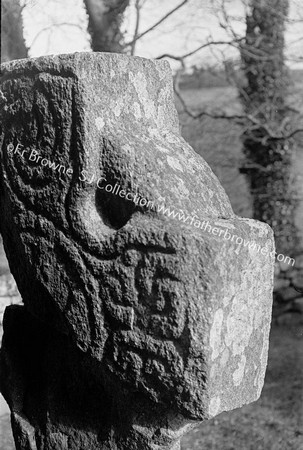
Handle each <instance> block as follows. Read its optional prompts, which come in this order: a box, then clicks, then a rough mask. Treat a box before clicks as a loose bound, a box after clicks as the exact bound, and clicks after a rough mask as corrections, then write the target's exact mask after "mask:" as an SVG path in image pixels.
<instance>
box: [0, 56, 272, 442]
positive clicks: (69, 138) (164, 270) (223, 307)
mask: <svg viewBox="0 0 303 450" xmlns="http://www.w3.org/2000/svg"><path fill="white" fill-rule="evenodd" d="M1 91H2V100H1V101H2V112H1V166H0V214H1V222H0V228H1V233H2V236H3V240H4V247H5V250H6V253H7V257H8V261H9V264H10V269H11V271H12V273H13V275H14V277H15V279H16V281H17V285H18V289H19V291H20V292H21V295H22V298H23V301H24V305H25V306H24V307H23V306H12V307H9V308H7V310H6V313H5V318H4V339H3V347H2V350H1V363H0V364H1V366H0V367H1V377H0V378H1V390H2V392H3V394H4V396H5V398H6V399H7V401H8V403H9V405H10V408H11V410H12V420H13V431H14V436H15V441H16V446H17V449H31V450H33V449H41V450H42V449H60V450H61V449H80V448H81V449H82V448H94V449H125V450H126V449H134V450H135V449H138V450H144V449H150V450H151V449H157V450H161V449H163V450H164V449H171V450H175V449H178V448H179V440H180V437H181V436H182V434H184V433H185V432H186V431H187V430H188V429H189V428H190V427H192V426H194V425H195V424H196V423H198V422H199V421H202V420H205V419H209V418H211V417H214V416H215V415H217V414H219V413H220V412H222V411H227V410H230V409H233V408H237V407H240V406H241V405H243V404H245V403H249V402H252V401H254V400H256V399H257V398H258V397H259V395H260V392H261V389H262V385H263V380H264V374H265V369H266V363H267V350H268V335H269V327H270V318H271V304H272V280H273V256H270V255H269V254H268V253H267V254H263V253H261V252H257V251H254V250H253V249H252V248H251V247H249V246H248V245H247V246H244V245H236V244H235V243H233V242H230V240H227V239H224V238H223V237H222V236H218V235H214V233H212V232H209V231H208V230H207V229H201V227H199V226H197V223H196V222H197V220H198V219H199V221H202V220H207V221H208V223H209V225H210V226H211V227H218V228H219V229H223V230H227V232H230V233H233V234H235V235H237V236H239V237H241V238H242V239H246V240H249V241H254V242H256V243H257V244H258V245H260V246H261V247H263V246H265V247H266V248H267V249H268V251H272V250H273V237H272V231H271V229H270V228H269V227H268V226H267V225H265V224H262V223H259V222H255V221H253V220H248V219H241V218H239V217H236V216H235V215H234V213H233V211H232V208H231V205H230V202H229V200H228V198H227V196H226V194H225V192H224V190H223V188H222V187H221V185H220V183H219V182H218V180H217V178H216V177H215V175H214V174H213V173H212V171H211V169H210V168H209V166H208V165H207V164H206V163H205V161H204V160H203V159H202V158H201V157H200V156H198V155H197V154H196V153H195V152H194V151H193V150H192V148H191V147H190V146H189V145H188V144H187V143H186V142H185V141H184V140H183V139H182V138H181V137H180V134H179V125H178V120H177V113H176V110H175V107H174V101H173V90H172V80H171V71H170V68H169V65H168V64H167V63H165V62H158V61H150V60H146V59H142V58H133V57H127V56H123V55H116V54H101V53H96V54H92V53H82V54H73V55H61V56H55V57H43V58H38V59H31V60H20V61H15V62H11V63H8V64H5V65H3V67H2V78H1ZM18 144H20V145H19V146H18ZM39 156H40V158H39ZM57 164H58V166H57ZM59 165H60V167H59ZM107 184H110V185H111V186H112V187H113V186H115V185H117V186H120V189H122V190H123V191H124V197H125V196H126V195H127V194H128V193H129V194H130V195H129V198H130V197H132V198H133V197H134V196H135V194H137V198H140V199H145V203H147V202H153V204H154V205H160V204H165V205H166V206H167V207H170V208H171V209H173V210H174V211H178V210H179V209H181V210H183V211H185V212H186V214H187V215H191V217H192V216H193V215H195V217H196V219H193V220H188V221H184V220H182V218H181V220H177V218H174V217H173V215H169V214H163V212H161V211H159V210H158V209H157V206H155V207H154V208H147V207H146V205H145V204H144V201H141V200H140V202H139V201H138V202H137V203H136V202H134V201H131V200H126V198H124V197H122V196H121V195H120V194H119V195H116V194H112V193H110V192H106V190H105V189H104V186H106V185H107ZM120 192H121V190H120ZM150 204H151V203H150ZM29 361H30V362H29Z"/></svg>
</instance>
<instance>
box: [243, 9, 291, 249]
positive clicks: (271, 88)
mask: <svg viewBox="0 0 303 450" xmlns="http://www.w3.org/2000/svg"><path fill="white" fill-rule="evenodd" d="M288 7H289V0H266V1H265V0H251V9H250V15H249V16H248V17H247V29H246V42H245V44H244V45H243V47H242V54H241V57H242V63H243V68H244V72H245V76H246V80H247V85H246V87H245V88H244V90H243V92H244V93H242V94H241V98H242V101H243V104H244V107H245V110H246V113H247V114H250V115H252V116H254V117H255V118H256V119H257V120H258V121H259V123H260V124H259V125H258V124H257V125H253V126H250V127H249V128H248V130H247V131H246V132H245V133H244V136H243V142H244V153H245V155H246V158H247V160H248V163H249V164H248V167H251V169H249V170H248V175H249V182H250V187H251V192H252V196H253V209H254V218H256V219H259V220H262V221H264V222H267V223H268V224H269V225H271V226H272V227H273V229H274V232H275V237H276V246H277V252H281V253H283V252H284V253H286V254H290V253H292V252H293V250H294V249H295V248H296V246H297V244H298V240H297V232H296V227H295V209H296V200H295V189H294V180H293V178H292V155H293V152H294V145H295V143H294V141H293V140H291V139H276V138H273V137H272V136H283V135H284V136H286V135H287V134H289V129H288V127H289V121H290V116H289V110H288V108H287V104H286V96H287V90H288V74H287V70H286V66H285V58H284V31H285V20H286V17H287V14H288Z"/></svg>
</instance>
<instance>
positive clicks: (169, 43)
mask: <svg viewBox="0 0 303 450" xmlns="http://www.w3.org/2000/svg"><path fill="white" fill-rule="evenodd" d="M23 1H24V0H23ZM220 1H222V0H220ZM300 1H301V5H300ZM27 2H28V3H29V4H28V5H27V6H26V7H25V8H24V14H23V18H24V26H25V37H26V42H27V45H28V47H30V56H41V55H49V54H58V53H69V52H75V51H90V46H89V36H88V34H87V32H86V28H87V17H86V13H85V10H84V7H83V0H27ZM180 2H181V0H165V1H163V0H146V2H145V6H144V9H143V10H142V14H141V22H140V30H139V31H140V32H142V31H144V30H145V29H147V28H149V27H150V26H151V25H152V24H154V23H155V22H156V21H157V20H158V19H160V18H161V17H163V15H164V14H165V13H167V12H168V11H170V10H171V9H172V8H174V7H175V6H176V5H178V4H179V3H180ZM218 2H219V0H214V1H212V0H190V2H189V6H185V7H183V8H181V9H180V10H179V11H178V12H176V13H175V14H174V15H173V16H171V18H170V19H169V20H167V21H166V22H165V23H164V24H163V25H162V26H161V27H159V28H158V29H156V30H155V31H154V32H151V33H149V34H148V35H146V37H145V38H143V39H142V40H140V41H138V44H137V48H136V54H137V55H139V56H144V57H147V58H155V57H157V56H159V55H161V54H163V53H171V54H174V55H182V54H184V53H186V52H188V51H191V50H193V49H194V48H196V47H198V46H199V45H201V44H202V43H203V42H206V41H207V39H209V38H213V39H214V40H226V39H227V35H226V33H225V31H224V30H223V29H222V28H221V27H220V26H219V20H218V17H219V16H218V13H215V10H214V7H213V3H214V4H215V5H216V4H218ZM300 9H301V11H302V12H301V15H302V17H303V2H302V0H291V17H292V18H296V19H297V18H299V14H300ZM227 10H228V13H229V14H230V15H231V16H233V17H235V19H234V20H233V27H234V29H235V30H236V32H237V33H242V34H243V32H244V22H243V18H244V6H243V1H242V0H227ZM134 26H135V14H134V8H133V7H130V8H128V10H127V13H126V17H125V22H124V25H123V27H124V29H125V31H126V40H130V39H131V37H132V33H133V30H134ZM286 39H287V42H288V44H289V48H290V50H289V51H288V54H289V55H290V56H291V59H292V60H294V59H298V57H300V56H303V45H302V44H303V22H302V23H299V24H292V25H291V26H289V27H288V31H287V33H286ZM290 44H291V45H290ZM222 51H224V53H225V56H235V57H236V56H237V52H236V50H231V49H230V48H229V47H220V48H214V47H213V48H212V50H210V49H205V50H203V51H201V52H199V53H198V54H196V56H195V57H192V58H191V60H189V61H188V64H198V65H202V64H204V65H206V64H214V63H216V62H217V61H218V60H220V59H221V52H222ZM170 62H172V61H170ZM292 64H294V61H293V62H292Z"/></svg>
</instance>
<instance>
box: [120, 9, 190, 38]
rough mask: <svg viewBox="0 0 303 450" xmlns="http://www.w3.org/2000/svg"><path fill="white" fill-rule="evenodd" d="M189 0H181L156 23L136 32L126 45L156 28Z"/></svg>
mask: <svg viewBox="0 0 303 450" xmlns="http://www.w3.org/2000/svg"><path fill="white" fill-rule="evenodd" d="M188 1H189V0H183V2H181V3H180V4H179V5H178V6H176V7H175V8H173V9H172V10H171V11H169V12H168V13H167V14H165V16H163V17H162V18H161V19H160V20H158V21H157V22H156V23H154V24H153V25H152V26H151V27H149V28H148V29H147V30H145V31H143V33H140V34H138V35H137V36H134V39H133V40H132V41H131V42H127V43H126V44H125V45H126V46H131V45H132V44H133V43H134V42H136V41H137V40H138V39H141V38H142V37H143V36H145V35H146V34H147V33H150V32H151V31H153V30H154V29H155V28H157V27H158V26H159V25H160V24H161V23H163V22H164V21H165V20H167V19H168V18H169V17H170V16H171V15H172V14H174V13H175V12H176V11H178V10H179V9H180V8H182V6H184V5H185V4H186V3H188Z"/></svg>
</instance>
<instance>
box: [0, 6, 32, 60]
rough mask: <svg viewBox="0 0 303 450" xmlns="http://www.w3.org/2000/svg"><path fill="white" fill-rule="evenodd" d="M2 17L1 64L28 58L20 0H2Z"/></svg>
mask: <svg viewBox="0 0 303 450" xmlns="http://www.w3.org/2000/svg"><path fill="white" fill-rule="evenodd" d="M1 15H2V18H1V24H2V33H1V34H2V36H1V62H7V61H11V60H12V59H21V58H27V57H28V53H27V48H26V45H25V41H24V37H23V20H22V8H21V6H20V3H19V0H2V6H1Z"/></svg>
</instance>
